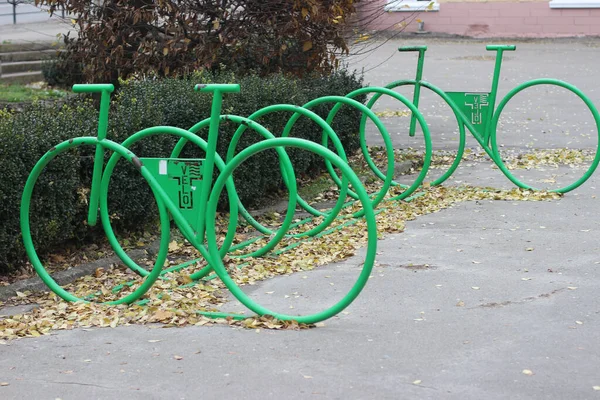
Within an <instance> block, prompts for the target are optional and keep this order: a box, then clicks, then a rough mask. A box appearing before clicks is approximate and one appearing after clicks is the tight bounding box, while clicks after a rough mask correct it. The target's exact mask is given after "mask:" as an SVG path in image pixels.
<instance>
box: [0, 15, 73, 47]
mask: <svg viewBox="0 0 600 400" xmlns="http://www.w3.org/2000/svg"><path fill="white" fill-rule="evenodd" d="M69 32H71V36H73V35H74V34H76V31H75V29H74V28H73V27H72V25H71V23H70V21H69V20H68V19H66V20H62V19H60V18H53V19H50V20H48V21H43V22H42V21H41V22H35V23H18V24H16V25H0V45H10V44H16V45H31V44H34V43H48V42H50V43H53V42H56V43H62V39H61V35H66V34H68V33H69Z"/></svg>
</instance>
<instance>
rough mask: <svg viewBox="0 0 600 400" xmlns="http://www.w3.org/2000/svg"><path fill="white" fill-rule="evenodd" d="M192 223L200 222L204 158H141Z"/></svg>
mask: <svg viewBox="0 0 600 400" xmlns="http://www.w3.org/2000/svg"><path fill="white" fill-rule="evenodd" d="M140 160H141V161H142V162H143V163H144V166H145V167H146V168H148V170H149V171H150V173H151V174H152V175H153V176H154V178H156V181H157V182H158V184H159V185H160V186H161V187H162V188H163V189H164V191H165V192H166V193H167V194H168V195H169V198H170V199H171V201H173V203H174V204H175V205H176V206H177V207H178V208H179V211H180V212H181V214H182V215H183V217H184V218H185V219H186V221H187V222H188V223H189V224H190V226H195V225H196V223H197V222H198V210H197V209H195V208H194V206H195V205H197V204H199V201H200V199H199V195H200V189H201V186H200V183H201V182H202V166H203V162H204V159H203V158H140Z"/></svg>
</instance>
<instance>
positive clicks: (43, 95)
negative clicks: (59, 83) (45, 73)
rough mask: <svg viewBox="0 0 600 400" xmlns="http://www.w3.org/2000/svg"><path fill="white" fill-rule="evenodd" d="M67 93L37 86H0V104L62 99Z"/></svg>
mask: <svg viewBox="0 0 600 400" xmlns="http://www.w3.org/2000/svg"><path fill="white" fill-rule="evenodd" d="M66 95H67V92H65V91H64V90H59V89H52V88H49V87H39V85H37V86H34V85H21V84H0V102H5V103H24V102H29V101H34V100H48V99H57V98H62V97H65V96H66Z"/></svg>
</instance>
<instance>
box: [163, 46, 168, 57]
mask: <svg viewBox="0 0 600 400" xmlns="http://www.w3.org/2000/svg"><path fill="white" fill-rule="evenodd" d="M167 54H169V49H168V48H167V47H165V48H163V55H165V56H166V55H167Z"/></svg>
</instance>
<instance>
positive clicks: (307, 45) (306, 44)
mask: <svg viewBox="0 0 600 400" xmlns="http://www.w3.org/2000/svg"><path fill="white" fill-rule="evenodd" d="M312 47H313V44H312V42H311V41H310V40H307V41H306V42H304V44H303V45H302V51H309V50H310V49H312Z"/></svg>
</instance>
